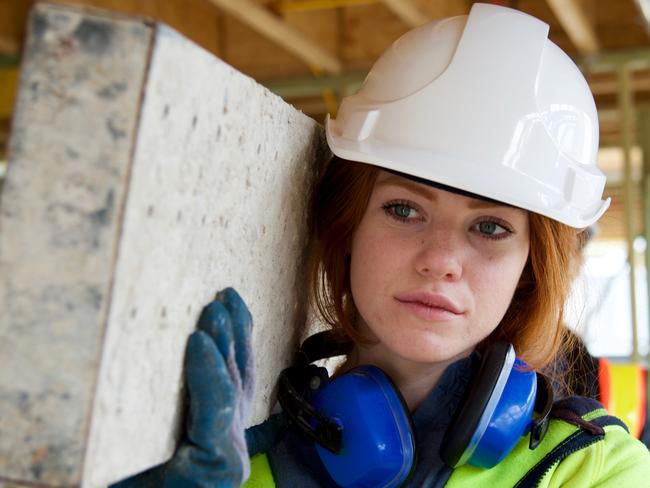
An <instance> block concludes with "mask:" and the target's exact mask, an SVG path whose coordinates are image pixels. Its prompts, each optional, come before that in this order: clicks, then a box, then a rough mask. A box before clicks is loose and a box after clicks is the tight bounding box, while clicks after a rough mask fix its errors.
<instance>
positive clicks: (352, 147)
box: [140, 4, 650, 487]
mask: <svg viewBox="0 0 650 488" xmlns="http://www.w3.org/2000/svg"><path fill="white" fill-rule="evenodd" d="M547 33H548V26H547V25H546V24H544V23H542V22H540V21H538V20H536V19H534V18H532V17H530V16H527V15H525V14H522V13H520V12H517V11H514V10H510V9H506V8H503V7H497V6H493V5H481V4H475V5H474V6H473V8H472V10H471V13H470V15H469V16H468V17H455V18H450V19H443V20H442V21H439V22H434V23H431V24H428V25H425V26H423V27H420V28H418V29H416V30H414V31H411V32H409V33H407V34H406V35H405V36H403V37H402V38H401V39H400V40H398V41H397V42H396V43H395V44H394V45H393V46H392V47H391V48H390V49H389V50H388V51H387V52H386V53H384V55H383V56H382V57H381V58H380V59H379V60H378V62H377V63H376V64H375V66H374V67H373V69H372V70H371V72H370V74H369V75H368V78H367V80H366V83H365V84H364V86H363V87H362V89H361V90H360V92H359V93H357V94H356V95H353V96H351V97H348V98H346V99H345V100H344V101H343V103H342V105H341V108H340V111H339V114H338V116H337V119H336V120H328V123H327V128H326V129H327V136H328V142H329V145H330V147H331V149H332V151H333V152H334V154H335V155H336V157H334V159H333V160H332V161H331V162H330V163H329V164H328V165H327V167H326V168H325V170H324V172H323V174H322V176H321V178H320V181H319V183H318V185H317V187H316V190H315V192H314V196H313V203H312V228H313V234H314V249H313V259H312V268H311V285H312V291H313V295H314V297H315V308H316V310H318V311H319V312H320V315H321V318H322V319H323V320H324V322H326V323H327V324H329V325H330V327H331V328H332V330H333V331H334V334H333V335H332V334H330V335H329V336H328V337H327V338H324V337H323V336H318V337H319V340H318V341H314V342H312V343H309V344H305V345H304V346H303V350H302V355H301V357H302V359H299V360H297V363H296V366H294V367H293V368H290V369H289V370H287V371H286V372H285V373H283V376H282V380H281V384H280V398H281V400H282V403H283V407H284V412H282V413H280V414H278V415H276V416H273V417H271V419H269V420H268V421H267V422H266V423H265V424H263V425H262V426H261V427H258V428H255V429H251V430H250V431H249V432H248V433H247V439H246V440H247V441H248V452H247V450H246V446H245V445H244V439H243V433H244V432H243V428H242V425H243V420H245V418H246V411H247V405H249V404H250V393H248V394H247V393H246V392H250V391H251V388H250V382H251V381H250V378H251V377H252V374H251V368H250V363H251V361H250V354H249V349H250V323H251V321H250V316H249V315H248V313H247V311H246V308H245V305H244V304H243V302H242V301H241V299H240V298H239V297H238V296H237V295H236V293H234V291H232V290H226V291H225V292H224V293H223V294H221V295H220V297H219V298H218V300H217V301H216V302H214V303H213V304H211V305H210V306H209V307H207V308H206V310H205V311H204V313H203V314H202V317H201V319H200V321H199V329H200V330H199V331H198V332H196V333H195V334H194V335H193V336H192V338H191V339H190V342H189V343H188V354H187V358H188V359H187V361H188V363H187V377H188V390H189V393H190V416H189V423H188V430H187V435H186V439H185V441H184V443H183V444H182V445H181V447H180V448H179V450H178V452H177V454H176V455H175V456H174V458H173V459H172V460H171V461H170V462H169V463H168V464H167V465H166V466H165V468H164V470H155V471H156V475H157V476H158V477H159V478H158V479H159V480H160V479H161V478H160V477H162V479H164V482H165V483H166V484H167V485H172V486H173V485H176V486H192V485H196V486H238V485H239V484H240V483H241V482H242V481H244V480H246V479H247V478H248V474H249V473H248V469H249V463H248V455H251V456H254V457H253V459H252V467H253V470H252V471H253V473H252V476H251V478H250V480H249V481H248V484H246V486H291V487H294V486H300V487H310V486H337V485H342V486H399V485H404V486H414V487H415V486H417V487H422V486H426V487H438V486H451V487H455V486H472V487H475V486H490V485H491V486H515V485H517V486H576V487H577V486H580V487H584V486H612V487H614V486H616V487H619V486H643V485H644V483H647V479H650V455H649V454H648V451H647V450H646V449H645V447H644V446H643V445H641V444H640V443H638V442H637V441H636V440H634V439H633V438H632V437H630V436H629V434H628V433H627V432H626V430H625V428H624V427H623V426H622V425H621V424H620V422H619V421H617V420H616V419H613V418H611V417H609V416H607V415H606V412H604V411H602V410H600V409H599V406H598V405H597V404H595V403H594V402H591V401H588V400H586V399H579V398H573V399H569V400H563V402H561V403H557V404H555V405H554V406H553V409H552V411H550V414H549V410H550V408H551V404H552V394H550V393H549V391H548V390H549V389H548V388H546V389H545V385H548V382H547V381H546V380H545V379H544V377H542V376H541V375H538V376H536V375H535V374H534V373H532V372H531V371H530V370H531V369H533V370H540V369H542V368H543V367H544V366H545V365H547V364H548V363H549V362H550V361H551V360H552V359H553V357H554V356H555V354H556V352H557V350H558V348H559V346H560V345H561V343H562V330H563V329H562V327H561V320H562V309H563V304H564V301H565V299H566V295H567V292H568V289H569V285H570V283H571V280H572V276H570V275H569V274H570V273H569V272H568V271H567V270H570V269H571V268H572V262H573V260H575V259H576V258H577V247H578V246H577V243H578V237H577V236H578V232H579V229H581V228H584V227H586V226H587V225H589V224H591V223H593V222H594V221H596V220H597V219H598V218H599V217H600V216H601V215H602V214H603V212H604V211H605V210H606V208H607V206H608V204H609V202H608V201H607V202H603V201H601V195H602V191H603V187H604V183H605V181H604V176H603V175H602V173H600V171H599V170H598V169H597V168H596V166H595V157H596V151H597V140H598V125H597V114H596V109H595V106H594V102H593V98H592V97H591V94H590V93H589V90H588V86H587V84H586V82H585V80H584V79H583V78H582V76H581V74H580V73H579V71H578V70H577V68H576V67H575V65H574V64H573V63H572V62H571V61H570V60H569V58H568V57H567V56H566V55H565V54H564V53H562V52H561V51H560V50H559V49H558V48H557V47H556V46H555V45H553V44H552V43H551V42H550V41H548V40H547ZM509 344H511V345H512V346H514V351H516V353H517V356H518V357H519V358H520V359H521V360H523V361H525V362H526V363H527V365H528V366H525V365H523V364H520V365H519V366H517V365H515V366H513V363H512V361H513V357H512V356H514V353H512V348H511V347H510V346H509ZM337 353H345V354H346V359H345V362H344V364H343V365H342V366H341V367H340V368H339V370H338V371H337V373H336V375H335V379H334V380H331V379H329V378H328V377H327V375H326V374H325V373H324V372H323V371H322V369H318V368H316V367H314V366H309V363H310V362H311V361H313V360H314V359H317V358H318V357H324V356H328V355H333V354H337ZM495 358H496V359H495ZM357 367H360V369H355V368H357ZM376 367H378V368H380V369H379V370H378V369H377V368H376ZM504 372H505V373H504ZM355 375H356V376H355ZM359 375H361V376H363V375H366V376H365V377H364V378H366V377H367V378H369V380H368V381H369V382H370V383H372V382H377V384H379V385H380V387H379V388H378V390H381V391H380V393H379V397H381V398H380V399H379V400H378V401H379V403H381V402H383V401H384V400H385V399H388V400H387V404H386V405H387V406H386V410H387V414H386V415H384V414H376V413H374V408H375V406H376V405H377V402H375V401H374V400H373V401H365V402H364V401H360V402H357V400H358V395H361V394H362V389H363V388H357V387H349V386H344V387H341V388H340V391H339V392H338V393H337V390H336V389H333V388H334V387H333V386H332V385H341V384H346V383H345V382H346V381H352V380H350V378H356V377H360V376H359ZM511 377H512V378H523V380H522V381H524V383H526V382H528V383H526V385H527V386H526V392H525V394H526V395H527V396H525V398H524V399H522V400H517V401H516V402H515V403H514V404H513V405H511V408H510V410H508V412H509V413H508V415H506V416H505V417H498V418H497V417H495V416H493V415H496V413H495V412H496V410H495V409H498V407H495V405H497V402H501V400H502V399H503V398H505V397H507V396H509V395H510V389H511V388H510V386H509V385H510V383H509V382H510V378H511ZM477 378H478V379H477ZM531 378H532V379H531ZM355 381H356V380H355ZM363 381H365V380H363ZM487 383H489V387H486V384H487ZM373 384H374V383H373ZM364 385H365V383H364ZM355 388H357V389H355ZM364 388H365V387H364ZM332 391H333V392H334V393H332ZM341 392H342V393H341ZM363 394H364V395H365V391H364V392H363ZM373 394H374V392H373ZM337 395H338V396H342V398H338V399H336V398H335V397H336V396H337ZM379 397H378V398H379ZM373 398H374V397H373ZM401 401H403V402H404V404H403V406H399V405H398V403H399V402H401ZM355 402H357V403H358V405H357V406H358V408H359V411H358V412H356V413H355V414H354V415H356V417H354V418H355V419H356V421H354V422H348V421H347V420H346V419H345V418H344V419H343V420H342V421H341V419H340V418H339V417H338V416H337V415H330V416H329V417H328V415H327V413H326V412H327V409H328V408H329V406H330V404H332V403H333V404H335V405H334V408H342V409H343V410H345V409H346V408H348V406H349V405H353V404H355V405H356V404H357V403H355ZM479 404H480V408H479V407H477V405H479ZM498 404H499V405H500V403H498ZM382 408H384V407H382ZM533 409H535V410H536V411H537V412H538V413H537V414H533V413H532V411H533ZM517 412H523V413H522V414H521V415H520V414H519V413H517ZM518 415H520V417H521V418H520V419H519V420H513V419H514V418H515V417H517V416H518ZM376 416H378V417H382V416H383V417H386V416H388V417H390V418H391V419H392V418H393V417H395V419H396V420H395V422H394V424H395V426H396V430H397V431H399V435H402V434H403V439H402V440H403V441H404V443H403V444H400V446H399V447H398V448H397V449H396V452H397V458H398V461H397V465H396V466H397V468H396V470H395V472H391V473H388V474H385V473H384V471H386V470H385V467H386V465H387V462H385V459H386V458H383V457H382V456H384V454H385V452H384V451H390V450H391V449H393V448H392V447H391V446H389V445H388V444H390V443H389V442H386V443H384V442H383V440H380V441H377V442H375V440H372V441H369V442H367V443H366V444H364V442H366V441H365V439H363V438H362V437H364V436H365V435H356V434H355V435H350V432H351V431H353V430H354V432H357V430H355V429H357V427H359V425H361V424H366V423H369V424H370V425H371V427H370V428H369V429H368V431H367V436H368V437H372V436H374V435H375V434H376V433H377V432H378V431H379V430H381V429H383V424H381V428H380V427H376V426H377V425H379V424H375V423H373V422H374V421H375V418H374V417H376ZM398 417H400V418H401V420H399V419H398ZM469 418H472V419H474V420H475V423H476V426H475V425H474V424H473V423H472V425H469V424H470V423H471V422H469V420H467V419H469ZM504 419H505V420H504ZM522 419H523V420H522ZM287 420H289V421H290V422H287ZM383 420H384V418H382V422H383ZM391 422H392V420H391ZM503 422H505V427H504V428H503V431H506V433H507V435H506V437H507V439H506V437H503V438H502V437H497V439H499V440H498V441H497V442H495V443H493V444H494V445H492V446H488V447H484V446H483V444H482V443H483V440H484V437H482V436H484V433H485V432H487V431H488V430H489V429H490V428H492V424H500V423H503ZM522 422H523V423H522ZM340 424H343V425H342V427H341V425H340ZM356 424H359V425H356ZM409 424H412V425H409ZM488 424H489V427H488ZM468 426H469V427H468ZM497 427H499V426H498V425H497ZM502 427H503V426H502ZM391 428H393V426H392V425H391ZM486 429H487V430H486ZM547 429H548V431H547ZM497 430H498V429H497ZM479 431H480V435H478V434H477V433H478V432H479ZM513 432H514V434H513ZM529 432H530V434H529ZM501 433H502V432H499V433H498V435H501ZM522 434H525V437H521V438H520V436H521V435H522ZM508 436H510V437H508ZM360 438H361V439H360ZM479 438H480V439H479ZM529 438H530V440H529ZM477 439H478V440H477ZM502 439H505V440H502ZM357 441H358V442H360V443H359V444H357ZM391 442H392V441H391ZM506 444H508V445H507V446H506ZM360 446H361V447H360ZM364 446H369V447H368V449H366V448H365V447H364ZM373 449H375V450H377V452H376V453H375V452H371V451H372V450H373ZM335 453H336V454H335ZM391 453H392V451H391ZM477 453H478V454H477ZM391 459H392V458H391ZM340 460H343V462H344V466H343V467H341V466H340V465H339V464H337V463H339V461H340ZM488 468H489V469H488ZM378 473H379V474H378ZM377 476H379V477H377ZM140 479H141V480H142V479H144V478H140ZM160 482H162V481H160Z"/></svg>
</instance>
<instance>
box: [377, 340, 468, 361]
mask: <svg viewBox="0 0 650 488" xmlns="http://www.w3.org/2000/svg"><path fill="white" fill-rule="evenodd" d="M389 349H390V350H392V351H394V354H396V355H397V356H400V357H401V358H402V359H405V360H407V361H412V362H415V363H429V364H431V363H443V362H448V361H450V360H455V359H457V358H461V357H463V356H467V355H468V354H469V353H470V352H471V351H472V350H473V347H471V348H466V347H459V346H452V345H450V344H449V343H448V342H446V341H430V340H429V341H427V340H420V341H418V342H417V343H416V344H414V345H400V346H398V347H394V348H393V347H389Z"/></svg>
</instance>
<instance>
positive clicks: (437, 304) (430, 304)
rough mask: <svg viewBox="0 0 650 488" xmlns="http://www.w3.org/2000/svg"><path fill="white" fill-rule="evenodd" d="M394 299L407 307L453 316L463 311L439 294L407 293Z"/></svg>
mask: <svg viewBox="0 0 650 488" xmlns="http://www.w3.org/2000/svg"><path fill="white" fill-rule="evenodd" d="M395 299H396V300H397V301H398V302H401V303H404V304H407V305H414V306H418V307H427V308H430V309H437V310H442V311H445V312H449V313H451V314H454V315H462V314H463V310H462V309H461V308H460V307H459V306H458V305H456V304H455V303H454V302H453V301H452V300H451V299H449V298H448V297H446V296H445V295H443V294H441V293H429V292H408V293H401V294H398V295H396V296H395Z"/></svg>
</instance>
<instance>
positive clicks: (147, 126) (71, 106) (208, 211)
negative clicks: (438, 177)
mask: <svg viewBox="0 0 650 488" xmlns="http://www.w3.org/2000/svg"><path fill="white" fill-rule="evenodd" d="M22 71H23V74H22V78H21V82H20V90H19V95H18V104H17V108H16V112H15V117H14V121H13V133H12V139H11V142H10V163H9V170H8V174H7V180H6V182H5V185H4V190H3V193H2V195H1V200H0V269H2V272H1V273H0V300H1V302H0V303H1V306H0V364H2V368H0V412H2V415H1V416H0V480H5V481H4V482H5V483H9V482H10V480H14V481H11V482H12V483H18V484H20V483H37V482H38V483H44V484H46V485H48V486H63V485H66V486H69V485H83V486H103V485H105V484H107V483H110V482H113V481H115V480H117V479H121V478H123V477H125V476H128V475H130V474H132V473H135V472H139V471H141V470H143V469H145V468H147V467H149V466H152V465H155V464H158V463H160V462H162V461H164V460H165V459H167V458H168V457H169V456H170V455H171V453H172V451H173V448H174V446H175V442H176V436H177V433H178V425H179V419H180V416H181V412H182V398H183V389H182V368H181V365H182V357H183V352H184V346H185V340H186V337H187V335H188V334H189V333H190V332H191V331H192V330H193V328H194V324H195V321H196V318H197V317H198V314H199V312H200V310H201V308H202V306H203V305H204V304H205V303H207V302H208V301H210V300H211V299H212V297H213V295H214V293H215V292H216V291H217V290H219V289H221V288H223V287H225V286H234V287H235V288H237V289H238V290H239V291H240V293H241V294H242V296H243V297H244V298H245V299H246V300H247V302H248V303H249V304H250V308H251V311H252V313H253V316H254V318H255V329H254V346H255V351H256V358H257V370H258V383H257V389H256V399H257V401H256V405H255V408H254V412H253V415H252V418H251V422H250V423H257V422H259V421H261V420H263V419H264V418H265V417H266V415H267V414H268V411H269V409H270V406H271V405H272V403H273V402H274V394H273V388H274V386H275V381H276V379H277V374H278V372H279V370H280V369H281V368H282V367H284V366H285V365H287V364H288V362H289V358H290V354H291V351H292V350H293V348H294V347H295V343H296V340H297V339H298V337H299V335H300V332H299V330H298V329H299V327H300V325H302V323H303V322H304V320H305V315H306V310H305V296H304V293H305V283H304V260H305V249H306V229H305V225H304V224H305V212H306V203H307V191H308V188H309V185H310V182H311V180H312V178H313V174H314V168H315V162H316V161H319V160H322V159H323V157H324V156H325V155H326V149H325V145H324V142H323V137H322V131H321V128H320V127H319V126H318V124H316V123H315V122H314V121H313V120H311V119H309V118H308V117H306V116H304V115H303V114H302V113H299V112H297V111H296V110H295V109H293V108H292V107H291V106H289V105H287V104H285V103H284V102H283V101H282V100H281V99H280V98H278V97H276V96H275V95H273V94H271V93H270V92H269V91H267V90H266V89H265V88H263V87H261V86H260V85H258V84H257V83H255V82H254V81H253V80H252V79H250V78H248V77H246V76H244V75H242V74H241V73H238V72H237V71H236V70H234V69H233V68H231V67H230V66H228V65H226V64H225V63H223V62H221V61H220V60H218V59H216V58H214V57H213V56H212V55H211V54H209V53H208V52H206V51H204V50H202V49H201V48H199V47H197V46H196V45H194V44H192V43H191V42H190V41H188V40H187V39H185V38H183V37H182V36H180V35H179V34H177V33H176V32H174V31H173V30H171V29H169V28H167V27H166V26H163V25H156V24H153V23H151V22H148V21H145V20H142V19H133V18H125V17H120V16H115V15H103V14H98V13H96V12H87V11H80V10H74V9H71V8H64V7H57V6H51V5H40V6H38V7H37V8H36V9H35V10H34V11H33V13H32V16H31V19H30V31H29V36H28V41H27V49H26V51H25V61H24V65H23V69H22ZM134 439H137V442H134ZM0 484H2V481H0Z"/></svg>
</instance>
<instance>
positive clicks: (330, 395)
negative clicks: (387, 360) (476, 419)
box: [312, 366, 415, 487]
mask: <svg viewBox="0 0 650 488" xmlns="http://www.w3.org/2000/svg"><path fill="white" fill-rule="evenodd" d="M312 405H313V406H314V407H315V408H316V409H317V410H318V411H319V412H321V413H322V414H324V415H325V416H327V417H328V418H330V419H331V420H333V421H334V422H336V423H337V424H339V425H340V426H341V427H342V430H343V443H342V445H343V448H342V450H341V452H340V453H339V454H334V453H332V452H330V451H329V450H327V449H325V448H323V447H322V446H320V445H318V444H316V450H317V452H318V455H319V456H320V458H321V461H322V462H323V464H324V465H325V467H326V469H327V471H328V472H329V474H330V476H331V477H332V479H334V481H336V483H337V484H338V485H340V486H343V487H368V486H382V487H397V486H400V484H402V483H403V482H404V480H406V479H407V478H408V476H409V475H410V473H411V470H412V468H413V465H414V464H415V463H414V458H415V440H414V436H413V429H412V426H411V418H410V415H409V410H408V407H407V406H406V404H405V402H404V399H403V398H402V396H401V394H400V393H399V391H398V390H397V388H395V386H394V385H393V383H392V381H391V380H390V378H388V376H387V375H386V374H385V373H384V372H383V371H381V369H379V368H377V367H374V366H359V367H357V368H354V369H352V370H351V371H349V372H348V373H346V374H344V375H342V376H340V377H338V378H336V379H334V380H332V381H331V382H330V383H328V384H327V385H326V386H325V387H324V388H323V389H322V390H320V391H319V392H318V393H317V394H316V396H315V397H314V399H313V400H312Z"/></svg>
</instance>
